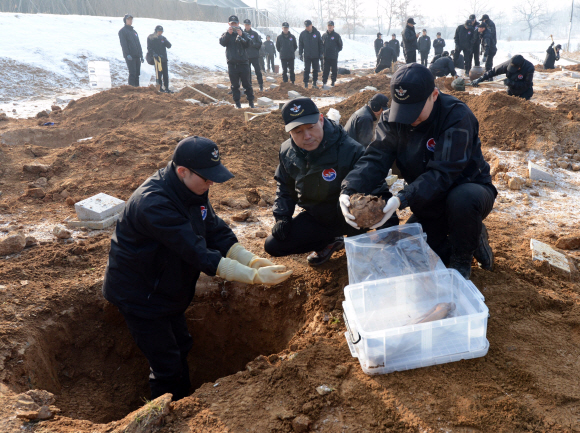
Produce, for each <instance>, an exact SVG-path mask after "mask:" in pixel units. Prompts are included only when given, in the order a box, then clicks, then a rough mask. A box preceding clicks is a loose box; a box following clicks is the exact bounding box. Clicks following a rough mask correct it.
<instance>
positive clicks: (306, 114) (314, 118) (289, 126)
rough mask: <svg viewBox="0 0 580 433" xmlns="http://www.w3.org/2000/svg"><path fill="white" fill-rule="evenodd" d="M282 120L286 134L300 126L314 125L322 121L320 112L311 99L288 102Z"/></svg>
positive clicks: (297, 99) (284, 107)
mask: <svg viewBox="0 0 580 433" xmlns="http://www.w3.org/2000/svg"><path fill="white" fill-rule="evenodd" d="M282 118H283V119H284V124H285V125H286V132H290V131H292V130H293V129H294V128H296V127H298V126H300V125H312V124H313V123H316V122H318V121H319V120H320V111H318V107H317V106H316V104H315V103H314V102H313V101H312V99H310V98H296V99H292V100H291V101H288V102H286V103H285V104H284V106H283V107H282Z"/></svg>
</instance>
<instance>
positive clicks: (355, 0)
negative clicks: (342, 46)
mask: <svg viewBox="0 0 580 433" xmlns="http://www.w3.org/2000/svg"><path fill="white" fill-rule="evenodd" d="M333 5H334V7H335V9H336V13H337V14H338V15H337V16H338V17H339V18H342V20H343V21H344V25H343V29H344V30H345V31H346V33H347V35H348V38H349V39H353V38H354V35H355V34H356V29H357V27H362V6H363V0H338V1H337V2H335V3H333Z"/></svg>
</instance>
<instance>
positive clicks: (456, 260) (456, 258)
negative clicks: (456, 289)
mask: <svg viewBox="0 0 580 433" xmlns="http://www.w3.org/2000/svg"><path fill="white" fill-rule="evenodd" d="M472 260H473V254H469V253H462V254H458V253H455V252H454V253H452V254H451V258H450V259H449V266H448V268H451V269H455V270H457V271H459V273H460V274H461V276H462V277H463V278H465V279H466V280H469V279H470V278H471V262H472Z"/></svg>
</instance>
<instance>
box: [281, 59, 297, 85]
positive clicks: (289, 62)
mask: <svg viewBox="0 0 580 433" xmlns="http://www.w3.org/2000/svg"><path fill="white" fill-rule="evenodd" d="M280 63H282V81H283V82H285V83H287V82H288V70H290V81H291V82H292V83H294V81H295V80H296V77H295V76H294V59H280Z"/></svg>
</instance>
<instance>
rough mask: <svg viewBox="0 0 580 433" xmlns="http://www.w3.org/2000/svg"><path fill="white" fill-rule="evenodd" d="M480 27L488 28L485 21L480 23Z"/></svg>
mask: <svg viewBox="0 0 580 433" xmlns="http://www.w3.org/2000/svg"><path fill="white" fill-rule="evenodd" d="M478 27H480V28H483V29H487V24H486V23H484V22H481V23H479V24H478Z"/></svg>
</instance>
